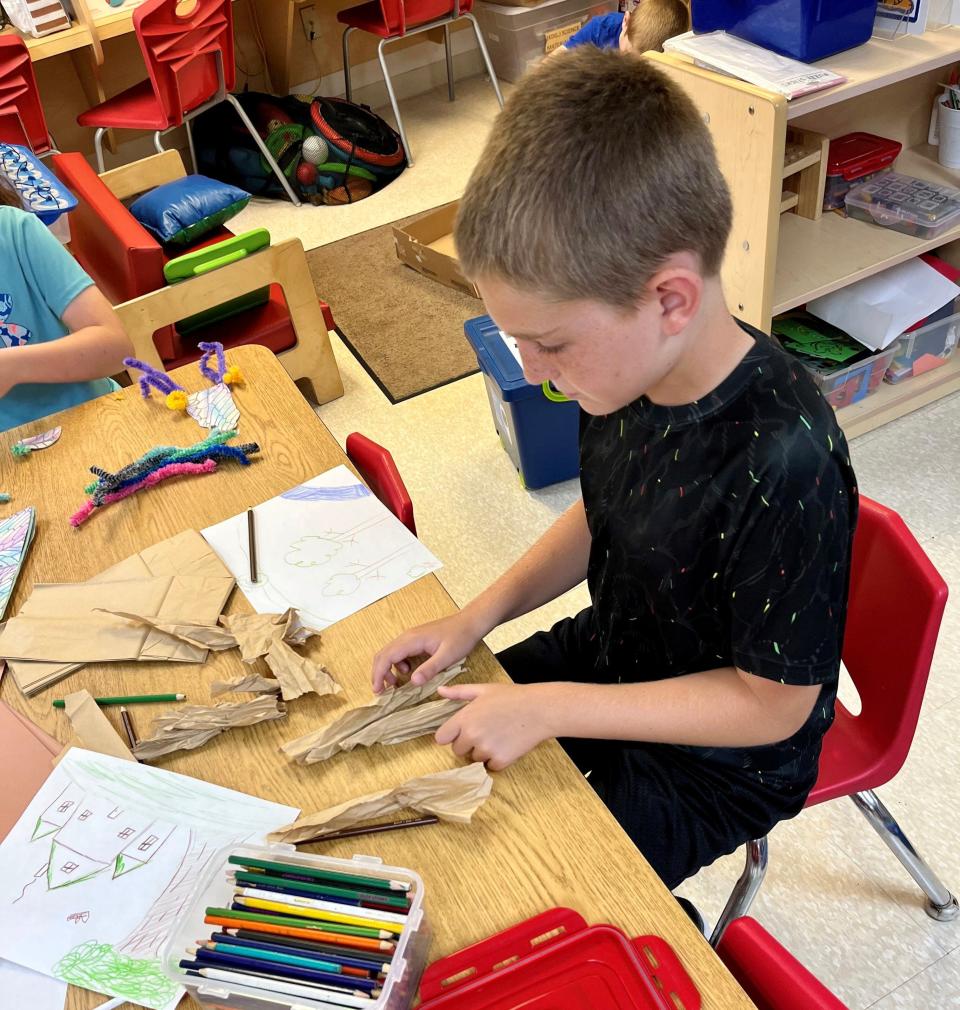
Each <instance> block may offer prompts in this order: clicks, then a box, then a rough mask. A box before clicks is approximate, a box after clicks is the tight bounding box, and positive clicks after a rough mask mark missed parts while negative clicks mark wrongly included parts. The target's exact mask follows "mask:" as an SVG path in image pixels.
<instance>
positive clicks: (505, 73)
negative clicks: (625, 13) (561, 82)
mask: <svg viewBox="0 0 960 1010" xmlns="http://www.w3.org/2000/svg"><path fill="white" fill-rule="evenodd" d="M616 9H617V4H616V0H594V2H590V0H546V2H545V3H541V4H538V5H537V6H536V7H508V6H505V5H502V4H493V3H486V2H485V0H477V3H476V4H474V7H473V13H474V14H475V15H476V18H477V21H479V22H480V30H481V31H482V32H483V37H484V39H485V40H486V43H487V49H488V50H489V52H490V59H491V61H492V62H493V69H494V70H496V72H497V77H499V78H500V79H501V80H504V81H518V80H520V78H521V77H522V76H523V75H524V74H525V73H526V71H527V69H528V68H529V67H530V66H532V65H533V64H534V63H537V62H538V61H539V60H540V59H542V58H543V56H544V54H545V52H546V44H547V34H548V33H549V32H553V31H556V30H557V29H558V28H565V27H567V26H568V25H574V24H577V23H584V22H586V21H587V20H589V18H591V17H593V16H595V15H597V14H607V13H610V12H611V11H615V10H616ZM557 59H562V57H557Z"/></svg>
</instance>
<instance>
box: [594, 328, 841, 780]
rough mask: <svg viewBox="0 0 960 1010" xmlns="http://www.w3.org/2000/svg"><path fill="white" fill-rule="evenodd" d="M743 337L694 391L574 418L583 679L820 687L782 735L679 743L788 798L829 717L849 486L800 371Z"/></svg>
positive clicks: (822, 405) (828, 418)
mask: <svg viewBox="0 0 960 1010" xmlns="http://www.w3.org/2000/svg"><path fill="white" fill-rule="evenodd" d="M744 329H746V330H747V332H749V333H750V335H751V336H753V337H754V339H755V341H756V343H755V344H754V346H753V348H751V349H750V350H749V351H748V352H747V354H746V356H745V357H744V358H743V360H742V361H741V362H740V363H739V364H738V365H737V367H736V368H735V369H734V370H733V372H732V373H731V374H730V375H729V376H728V377H727V378H726V379H724V381H723V382H722V383H721V384H720V385H719V386H718V387H717V388H716V389H715V390H714V391H713V392H712V393H711V394H709V395H708V396H706V397H704V398H703V399H701V400H698V401H697V402H695V403H692V404H685V405H683V406H679V407H664V406H659V405H657V404H653V403H651V402H650V401H649V400H648V399H647V398H646V397H641V398H640V399H639V400H637V401H636V402H634V403H632V404H630V405H628V406H626V407H624V408H623V409H621V410H619V411H617V412H616V413H614V414H608V415H606V416H603V417H590V416H587V415H584V416H583V419H582V422H581V432H580V464H581V473H580V483H581V487H582V491H583V501H584V505H585V508H586V515H587V522H588V524H589V527H590V533H591V537H592V544H591V549H590V562H589V569H588V576H587V577H588V584H589V588H590V596H591V599H592V603H593V606H592V614H591V618H592V625H593V631H594V633H595V645H596V650H597V651H596V665H595V669H594V671H593V674H594V678H595V679H596V680H598V681H600V682H606V683H617V682H627V683H632V682H637V681H651V680H660V679H663V678H667V677H676V676H679V675H683V674H688V673H695V672H698V671H701V670H710V669H715V668H717V667H725V666H737V667H739V668H740V669H741V670H744V671H746V672H748V673H751V674H755V675H757V676H760V677H768V678H770V679H772V680H779V681H781V682H782V683H785V684H821V685H822V688H821V691H820V696H819V700H818V701H817V703H816V704H815V705H814V708H813V711H812V713H811V715H810V718H809V719H808V720H807V722H806V724H805V725H804V726H803V727H802V728H801V729H800V730H799V731H798V732H797V733H796V734H794V736H792V737H790V738H789V739H787V740H785V741H782V742H780V743H776V744H773V745H770V746H761V747H746V748H721V747H714V748H704V747H680V748H678V749H679V750H682V751H683V752H685V754H686V755H688V756H689V755H695V756H697V757H698V758H699V759H700V760H702V761H703V762H705V763H706V765H707V766H710V767H705V768H704V771H705V773H707V774H712V773H719V777H720V778H721V779H722V780H726V781H730V780H735V781H736V782H737V783H739V784H741V785H745V786H747V787H748V788H749V787H751V786H752V787H754V788H755V789H756V790H757V791H758V792H761V793H764V794H767V795H769V794H770V793H771V792H772V793H773V794H776V795H779V796H780V797H781V798H782V799H783V800H791V799H797V798H798V797H802V796H805V795H806V792H807V791H808V790H809V789H810V787H811V786H812V785H813V782H814V781H815V779H816V772H817V761H818V757H819V753H820V742H821V739H822V737H823V734H824V733H825V732H826V730H827V728H828V727H829V726H830V723H831V722H832V720H833V708H834V701H835V699H836V689H837V677H838V672H839V663H840V650H841V645H842V640H843V626H844V616H845V611H846V601H847V585H848V575H849V558H850V548H851V541H852V536H853V530H854V526H855V524H856V511H857V489H856V482H855V478H854V474H853V470H852V468H851V466H850V459H849V454H848V451H847V444H846V441H845V439H844V437H843V434H842V433H841V431H840V428H839V427H838V425H837V422H836V418H835V417H834V414H833V410H832V409H831V407H830V406H829V405H828V404H827V402H826V401H825V400H824V399H823V398H822V396H821V395H820V392H819V390H818V389H817V388H816V386H815V385H814V384H813V382H812V380H811V379H810V378H809V377H808V375H807V374H806V372H805V371H804V369H803V367H802V366H801V365H800V364H798V363H796V362H794V361H793V360H792V359H790V358H789V357H788V356H787V355H786V354H785V353H784V352H783V351H782V350H780V349H779V348H778V347H777V346H776V345H774V344H773V343H772V342H771V340H770V339H769V338H768V337H766V336H764V335H763V334H761V333H759V332H757V331H755V330H753V329H750V328H748V327H744ZM678 757H679V755H678Z"/></svg>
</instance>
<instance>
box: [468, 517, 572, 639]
mask: <svg viewBox="0 0 960 1010" xmlns="http://www.w3.org/2000/svg"><path fill="white" fill-rule="evenodd" d="M589 556H590V531H589V529H588V527H587V519H586V514H585V513H584V510H583V502H582V501H579V500H578V501H577V502H576V503H575V504H573V505H571V506H570V508H569V509H567V511H566V512H564V514H563V515H562V516H560V518H559V519H558V520H557V521H556V522H555V523H554V524H553V525H552V526H551V527H550V529H549V530H547V532H546V533H544V535H543V536H542V537H541V538H540V539H539V540H538V541H537V542H536V543H535V544H534V545H533V546H532V547H531V548H530V549H529V550H528V551H527V552H526V553H525V554H524V555H523V556H522V557H521V558H520V559H519V560H518V561H517V562H515V563H514V564H513V565H512V566H511V567H510V568H509V569H508V570H507V571H506V572H504V573H503V575H501V576H500V578H498V579H497V580H496V582H494V583H493V584H492V585H490V586H488V587H487V589H485V590H484V591H483V592H482V593H481V594H480V595H479V596H477V597H476V598H475V599H473V600H472V601H471V602H470V603H468V604H467V606H466V607H464V608H463V609H464V612H466V613H468V614H469V615H470V616H471V617H472V618H474V620H475V621H476V623H477V627H478V629H480V634H481V637H482V636H483V635H485V634H487V633H488V632H489V631H491V630H492V629H493V628H495V627H497V625H499V624H503V623H504V621H511V620H513V619H514V618H515V617H520V616H521V614H526V613H528V612H529V611H531V610H535V609H536V608H537V607H539V606H542V605H543V604H544V603H549V602H550V600H554V599H556V598H557V597H558V596H560V595H561V594H562V593H565V592H566V591H567V590H568V589H572V588H573V587H574V586H576V585H578V584H579V583H580V582H582V581H583V580H584V579H585V578H586V577H587V561H588V559H589Z"/></svg>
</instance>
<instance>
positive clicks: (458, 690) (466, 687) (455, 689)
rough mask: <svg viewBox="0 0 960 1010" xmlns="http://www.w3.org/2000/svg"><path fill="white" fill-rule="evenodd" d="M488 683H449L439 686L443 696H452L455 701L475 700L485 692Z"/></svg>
mask: <svg viewBox="0 0 960 1010" xmlns="http://www.w3.org/2000/svg"><path fill="white" fill-rule="evenodd" d="M485 688H486V684H447V685H445V686H444V687H438V688H437V694H438V695H440V697H441V698H452V699H453V700H454V701H473V699H474V698H479V697H480V695H481V694H483V692H484V689H485Z"/></svg>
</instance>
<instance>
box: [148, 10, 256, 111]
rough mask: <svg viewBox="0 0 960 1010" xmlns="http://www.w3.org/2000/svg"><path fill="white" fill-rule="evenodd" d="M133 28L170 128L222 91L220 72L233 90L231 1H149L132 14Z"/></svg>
mask: <svg viewBox="0 0 960 1010" xmlns="http://www.w3.org/2000/svg"><path fill="white" fill-rule="evenodd" d="M178 12H179V13H178ZM133 25H134V28H135V30H136V33H137V40H138V41H139V43H140V51H141V53H142V54H143V62H144V63H145V64H146V67H147V73H148V74H149V75H150V81H151V83H152V84H153V90H154V93H155V94H156V96H157V100H158V101H159V102H160V104H161V106H162V108H163V111H164V113H165V114H166V116H167V118H168V119H169V121H170V123H171V125H176V124H179V123H182V122H183V117H184V114H185V113H187V112H190V111H191V110H193V109H195V108H197V107H198V106H200V105H203V103H204V102H207V101H209V100H210V99H211V98H213V97H214V96H215V95H216V94H217V93H218V91H219V88H220V73H222V75H223V84H224V87H225V88H226V90H227V91H232V90H233V88H234V85H235V84H236V78H237V68H236V63H235V61H234V55H233V4H232V0H146V3H143V4H141V5H140V6H139V7H138V8H137V9H136V10H135V11H134V12H133ZM218 66H222V71H218Z"/></svg>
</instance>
